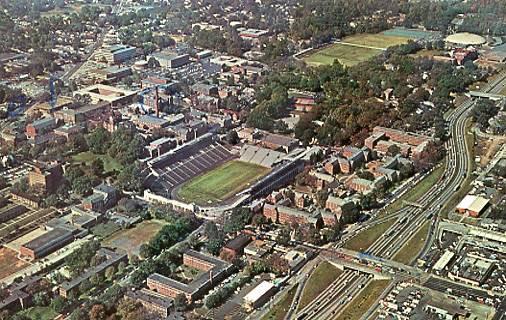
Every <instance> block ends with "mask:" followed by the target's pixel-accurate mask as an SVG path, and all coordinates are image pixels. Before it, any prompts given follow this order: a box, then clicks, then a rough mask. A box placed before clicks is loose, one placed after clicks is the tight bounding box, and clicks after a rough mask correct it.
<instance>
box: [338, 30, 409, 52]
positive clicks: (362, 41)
mask: <svg viewBox="0 0 506 320" xmlns="http://www.w3.org/2000/svg"><path fill="white" fill-rule="evenodd" d="M408 40H409V39H407V38H405V37H396V36H387V35H385V34H382V33H377V34H371V33H360V34H355V35H352V36H349V37H346V38H344V39H343V42H346V43H353V44H359V45H362V46H370V47H377V48H383V49H386V48H388V47H392V46H396V45H400V44H405V43H407V42H408Z"/></svg>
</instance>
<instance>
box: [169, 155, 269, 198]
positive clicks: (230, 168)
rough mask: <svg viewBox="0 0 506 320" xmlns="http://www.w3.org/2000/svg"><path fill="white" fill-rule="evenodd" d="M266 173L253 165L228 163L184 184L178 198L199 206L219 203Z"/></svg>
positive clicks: (238, 162) (265, 170) (240, 162)
mask: <svg viewBox="0 0 506 320" xmlns="http://www.w3.org/2000/svg"><path fill="white" fill-rule="evenodd" d="M267 172H269V169H268V168H265V167H262V166H259V165H256V164H253V163H247V162H242V161H230V162H227V163H225V164H223V165H221V166H219V167H218V168H216V169H214V170H211V171H209V172H207V173H204V174H202V175H200V176H198V177H196V178H194V179H192V180H190V181H189V182H187V183H186V184H184V185H183V186H182V187H181V189H180V190H179V192H178V196H179V197H180V198H181V199H183V200H185V201H191V202H195V203H200V204H205V203H210V202H219V201H222V200H225V199H227V198H229V197H231V196H233V195H234V194H235V193H237V192H239V191H241V190H243V189H244V188H246V187H247V186H248V184H250V183H251V182H253V181H255V180H257V179H258V178H260V177H262V176H264V175H265V174H266V173H267Z"/></svg>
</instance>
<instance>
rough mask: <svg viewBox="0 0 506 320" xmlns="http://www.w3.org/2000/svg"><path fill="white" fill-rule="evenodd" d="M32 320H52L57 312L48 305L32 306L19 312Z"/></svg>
mask: <svg viewBox="0 0 506 320" xmlns="http://www.w3.org/2000/svg"><path fill="white" fill-rule="evenodd" d="M20 314H22V315H24V316H26V317H28V318H30V319H32V320H53V319H54V318H55V317H56V316H57V315H58V313H56V312H55V311H54V310H53V309H51V308H50V307H33V308H28V309H26V310H23V311H21V312H20Z"/></svg>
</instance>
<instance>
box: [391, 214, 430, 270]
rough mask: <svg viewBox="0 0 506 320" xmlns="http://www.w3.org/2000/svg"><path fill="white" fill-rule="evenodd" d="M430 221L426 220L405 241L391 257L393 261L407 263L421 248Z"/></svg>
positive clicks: (425, 238)
mask: <svg viewBox="0 0 506 320" xmlns="http://www.w3.org/2000/svg"><path fill="white" fill-rule="evenodd" d="M429 228H430V221H427V222H425V223H424V224H423V226H422V227H421V228H420V229H418V231H417V232H416V233H415V235H414V236H413V237H412V238H411V239H409V240H408V242H406V244H405V245H404V246H403V247H402V248H401V250H400V251H399V252H397V254H396V255H395V256H394V257H393V260H394V261H397V262H400V263H403V264H407V265H409V264H410V263H411V262H412V260H413V258H414V257H415V256H416V255H417V254H418V253H419V252H420V251H421V250H422V248H423V246H424V244H425V240H427V234H428V233H429Z"/></svg>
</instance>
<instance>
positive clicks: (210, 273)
mask: <svg viewBox="0 0 506 320" xmlns="http://www.w3.org/2000/svg"><path fill="white" fill-rule="evenodd" d="M209 282H211V285H212V284H213V269H211V270H209Z"/></svg>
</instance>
